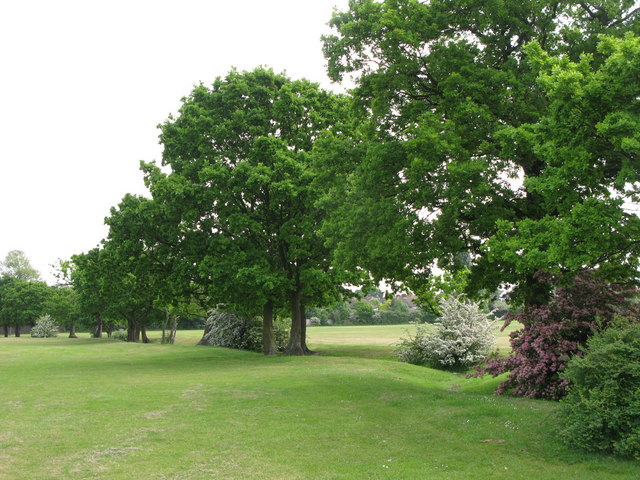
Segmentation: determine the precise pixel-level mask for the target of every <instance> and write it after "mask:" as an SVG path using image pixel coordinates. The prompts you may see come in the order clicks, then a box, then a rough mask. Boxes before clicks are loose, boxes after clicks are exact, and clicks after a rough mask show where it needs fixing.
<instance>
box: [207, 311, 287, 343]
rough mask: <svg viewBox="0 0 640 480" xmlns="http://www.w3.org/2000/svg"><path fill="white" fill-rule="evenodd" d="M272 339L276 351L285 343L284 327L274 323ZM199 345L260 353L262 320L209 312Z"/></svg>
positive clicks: (225, 312)
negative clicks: (273, 338) (273, 339)
mask: <svg viewBox="0 0 640 480" xmlns="http://www.w3.org/2000/svg"><path fill="white" fill-rule="evenodd" d="M273 330H274V337H275V342H276V346H277V347H278V350H284V347H285V346H286V343H287V331H286V327H285V326H284V325H283V324H282V323H280V322H274V326H273ZM199 345H212V346H216V347H226V348H237V349H240V350H251V351H253V352H261V351H262V320H261V319H259V318H246V317H242V316H240V315H238V314H236V313H234V312H228V311H222V310H211V311H210V312H209V317H208V318H207V319H206V320H205V332H204V335H203V337H202V340H200V342H199Z"/></svg>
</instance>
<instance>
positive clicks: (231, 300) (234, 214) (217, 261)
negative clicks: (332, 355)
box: [142, 68, 352, 354]
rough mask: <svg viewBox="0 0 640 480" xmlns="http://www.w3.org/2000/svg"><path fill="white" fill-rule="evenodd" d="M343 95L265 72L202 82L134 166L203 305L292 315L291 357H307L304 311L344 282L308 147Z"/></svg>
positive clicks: (337, 111)
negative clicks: (156, 147)
mask: <svg viewBox="0 0 640 480" xmlns="http://www.w3.org/2000/svg"><path fill="white" fill-rule="evenodd" d="M343 105H344V99H343V98H342V97H340V96H338V95H334V94H331V93H329V92H326V91H324V90H322V89H320V88H319V87H318V85H316V84H313V83H311V82H308V81H306V80H291V79H289V78H287V77H286V76H285V75H282V74H276V73H274V72H273V71H272V70H270V69H267V68H256V69H255V70H253V71H248V72H239V71H236V70H232V71H231V72H229V74H228V75H226V76H225V77H224V78H222V77H220V78H217V79H216V80H215V81H214V82H213V84H212V85H211V86H205V85H199V86H197V87H196V88H195V89H194V90H193V91H192V92H191V94H190V95H189V96H188V97H186V98H184V99H183V103H182V106H181V108H180V113H179V115H178V116H176V117H170V118H169V119H168V120H167V121H166V122H165V123H164V124H162V125H161V130H162V133H161V135H160V139H161V142H162V144H163V146H164V151H163V156H162V162H163V165H165V166H169V167H170V169H171V171H170V173H166V171H163V170H161V169H160V168H159V167H157V166H156V165H154V164H143V166H142V168H143V170H144V172H145V181H146V183H147V185H148V186H149V188H150V190H151V193H152V196H153V201H154V202H155V203H156V204H158V205H161V206H162V207H163V208H165V209H166V210H167V211H169V212H170V213H171V215H172V218H173V216H175V219H177V220H178V222H177V223H176V224H175V225H178V227H179V228H178V229H177V230H176V231H174V232H173V233H172V234H171V235H169V237H170V238H171V240H170V242H168V243H169V244H170V245H173V247H172V248H171V252H172V255H173V256H174V257H179V258H184V259H185V261H184V262H180V265H181V267H182V268H183V269H184V272H183V274H187V275H188V277H187V278H189V280H190V281H191V282H194V283H196V284H198V285H199V286H200V287H201V290H202V292H203V293H205V294H206V295H207V297H208V298H209V300H210V301H211V302H212V303H217V302H224V303H225V304H226V305H229V306H230V308H235V309H236V310H239V311H243V312H250V314H251V315H257V314H260V313H262V312H263V310H264V309H265V308H267V309H275V310H281V309H283V308H289V309H290V316H291V318H292V331H291V345H290V348H288V353H294V354H304V353H307V349H306V346H305V345H304V338H303V337H304V334H303V330H304V326H303V324H302V318H301V317H302V310H303V307H304V305H305V304H325V305H326V304H329V303H331V302H333V301H335V300H336V298H338V297H339V294H341V293H342V287H341V285H342V284H344V283H347V282H348V281H349V280H350V279H351V277H352V276H351V275H347V272H345V271H344V270H342V269H339V268H336V267H335V266H333V267H332V266H331V256H332V255H331V252H330V251H329V250H328V249H327V247H326V246H325V244H324V241H323V239H321V238H320V236H319V235H318V231H319V230H320V223H321V221H322V218H323V216H324V214H325V213H324V212H323V210H322V209H321V208H320V207H318V203H317V199H318V196H319V194H320V193H319V192H318V190H317V189H316V188H314V187H313V186H312V180H313V178H314V175H315V172H314V171H313V170H312V165H311V157H310V152H311V149H312V146H313V143H314V141H315V140H316V139H317V138H318V137H319V136H320V135H321V133H322V132H324V131H326V130H328V129H329V128H331V127H332V125H334V124H335V123H336V122H337V121H338V119H340V118H341V117H342V112H343Z"/></svg>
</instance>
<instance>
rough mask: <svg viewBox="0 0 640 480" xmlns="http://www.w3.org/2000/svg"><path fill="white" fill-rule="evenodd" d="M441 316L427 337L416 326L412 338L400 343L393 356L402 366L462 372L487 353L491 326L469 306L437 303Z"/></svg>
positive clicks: (490, 345) (457, 302) (456, 302)
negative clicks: (408, 365)
mask: <svg viewBox="0 0 640 480" xmlns="http://www.w3.org/2000/svg"><path fill="white" fill-rule="evenodd" d="M440 311H441V312H442V313H441V316H440V318H439V322H438V323H436V324H435V331H434V332H433V333H430V332H429V331H428V330H427V329H426V328H425V327H423V326H420V325H419V326H418V327H417V331H416V335H415V336H414V337H409V338H408V339H403V340H402V341H401V342H400V344H399V346H398V348H397V349H396V355H397V356H398V358H399V359H400V360H402V361H404V362H408V363H413V364H415V365H428V366H430V367H434V368H441V369H452V370H462V369H466V368H469V367H470V366H472V365H474V364H477V363H478V362H480V361H482V360H484V359H486V358H487V356H488V355H489V354H490V353H491V349H492V348H493V344H494V341H495V336H494V335H493V332H492V326H493V322H492V321H490V320H489V315H487V314H485V313H483V312H482V311H481V310H480V307H479V306H478V305H477V304H476V303H473V302H468V301H467V302H465V301H462V300H460V299H459V298H457V297H455V296H451V297H449V298H446V299H442V300H441V301H440Z"/></svg>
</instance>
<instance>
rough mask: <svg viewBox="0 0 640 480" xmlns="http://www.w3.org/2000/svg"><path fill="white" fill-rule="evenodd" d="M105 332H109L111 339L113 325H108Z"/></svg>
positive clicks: (108, 335) (108, 336)
mask: <svg viewBox="0 0 640 480" xmlns="http://www.w3.org/2000/svg"><path fill="white" fill-rule="evenodd" d="M105 330H106V331H107V338H111V334H112V333H113V323H107V326H106V328H105Z"/></svg>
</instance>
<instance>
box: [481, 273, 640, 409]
mask: <svg viewBox="0 0 640 480" xmlns="http://www.w3.org/2000/svg"><path fill="white" fill-rule="evenodd" d="M629 294H630V292H629V290H628V289H626V288H624V287H623V286H622V285H619V284H608V283H605V282H603V281H602V280H599V279H597V278H595V277H594V276H593V275H592V274H591V273H590V272H584V273H581V274H579V275H577V276H576V277H575V278H574V280H573V282H572V284H571V285H569V286H563V287H560V288H558V289H557V290H556V292H555V294H554V296H553V298H552V300H551V301H550V302H549V303H548V304H546V305H540V306H535V307H527V308H524V309H522V310H521V311H520V312H518V313H516V314H509V315H508V318H507V321H506V323H505V327H506V326H507V325H508V323H509V322H510V321H513V320H515V321H518V322H520V323H522V325H523V328H522V329H521V330H518V331H516V332H512V333H511V348H512V353H511V355H510V356H509V357H500V358H494V359H492V360H490V361H489V363H488V364H487V365H485V366H483V367H481V368H480V369H479V370H478V371H477V372H476V373H475V374H473V375H474V376H480V375H484V374H491V375H499V374H501V373H505V372H509V376H508V377H507V379H506V380H505V381H504V382H502V383H501V384H500V386H499V387H498V390H497V391H496V393H497V394H503V393H509V394H511V395H514V396H520V397H529V398H544V399H550V400H558V399H560V398H562V397H563V396H565V395H566V394H567V388H568V386H569V383H570V382H569V380H568V379H567V378H562V377H561V376H560V375H559V374H560V373H561V372H562V371H563V370H564V369H565V367H566V365H567V363H568V361H569V360H570V359H571V358H572V357H573V356H574V355H581V350H580V349H581V348H582V347H584V346H585V345H586V343H587V340H588V339H589V338H590V337H591V336H592V335H593V334H594V333H596V332H598V331H601V330H604V329H605V328H607V327H608V326H609V325H611V323H612V322H613V321H614V319H615V317H616V316H626V317H637V318H640V308H639V305H638V304H633V303H631V302H630V301H629ZM503 328H504V327H503Z"/></svg>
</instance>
